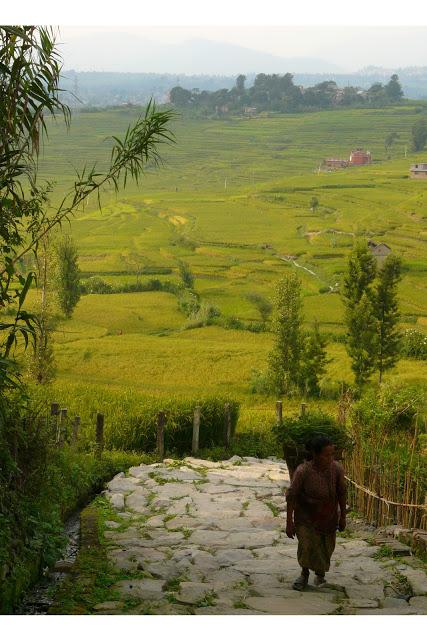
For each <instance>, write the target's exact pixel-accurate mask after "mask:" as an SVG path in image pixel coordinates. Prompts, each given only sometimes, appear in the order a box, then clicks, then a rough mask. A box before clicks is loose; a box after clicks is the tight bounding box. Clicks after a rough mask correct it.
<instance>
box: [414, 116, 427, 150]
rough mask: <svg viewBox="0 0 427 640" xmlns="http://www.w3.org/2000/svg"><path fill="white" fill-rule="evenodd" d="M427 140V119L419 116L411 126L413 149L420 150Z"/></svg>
mask: <svg viewBox="0 0 427 640" xmlns="http://www.w3.org/2000/svg"><path fill="white" fill-rule="evenodd" d="M426 142H427V120H426V119H425V118H420V119H419V120H417V121H416V122H415V123H414V125H413V126H412V148H413V150H414V151H422V150H423V149H424V147H425V145H426Z"/></svg>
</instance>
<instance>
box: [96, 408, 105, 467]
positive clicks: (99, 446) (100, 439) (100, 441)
mask: <svg viewBox="0 0 427 640" xmlns="http://www.w3.org/2000/svg"><path fill="white" fill-rule="evenodd" d="M103 449H104V414H103V413H97V414H96V456H97V458H100V457H101V456H102V451H103Z"/></svg>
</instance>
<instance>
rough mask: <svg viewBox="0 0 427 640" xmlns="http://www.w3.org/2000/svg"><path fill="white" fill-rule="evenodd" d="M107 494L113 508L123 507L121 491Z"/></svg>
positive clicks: (118, 509)
mask: <svg viewBox="0 0 427 640" xmlns="http://www.w3.org/2000/svg"><path fill="white" fill-rule="evenodd" d="M107 495H108V499H109V500H110V502H111V505H112V507H114V509H116V510H117V511H121V510H122V509H124V508H125V497H124V495H123V494H122V493H110V494H107Z"/></svg>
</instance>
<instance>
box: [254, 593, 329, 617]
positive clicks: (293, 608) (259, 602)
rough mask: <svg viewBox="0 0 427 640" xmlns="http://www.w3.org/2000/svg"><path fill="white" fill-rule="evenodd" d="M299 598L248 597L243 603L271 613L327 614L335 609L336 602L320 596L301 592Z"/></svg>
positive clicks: (295, 614) (296, 614) (297, 614)
mask: <svg viewBox="0 0 427 640" xmlns="http://www.w3.org/2000/svg"><path fill="white" fill-rule="evenodd" d="M303 595H305V597H301V598H293V597H289V598H280V597H269V596H267V597H265V598H262V597H250V598H247V599H246V600H245V604H246V605H247V606H248V607H250V608H252V609H256V610H257V611H265V612H266V613H270V614H273V615H294V616H307V615H327V614H331V613H333V612H334V611H336V609H337V607H338V604H337V603H333V602H328V601H327V600H324V599H322V598H321V597H319V596H318V597H311V598H308V597H307V596H308V594H303Z"/></svg>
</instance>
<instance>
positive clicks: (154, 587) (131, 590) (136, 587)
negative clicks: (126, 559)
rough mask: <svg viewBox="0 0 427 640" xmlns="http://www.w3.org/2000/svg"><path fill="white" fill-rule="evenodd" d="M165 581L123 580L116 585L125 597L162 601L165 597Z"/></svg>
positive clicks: (146, 579)
mask: <svg viewBox="0 0 427 640" xmlns="http://www.w3.org/2000/svg"><path fill="white" fill-rule="evenodd" d="M165 584H166V583H165V581H164V580H151V579H150V578H144V579H143V580H121V581H120V582H117V583H116V584H115V585H114V588H115V589H117V590H118V591H120V593H121V594H122V595H123V596H132V597H134V598H141V600H161V599H162V598H163V597H164V595H165V594H164V593H163V587H164V586H165Z"/></svg>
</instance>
